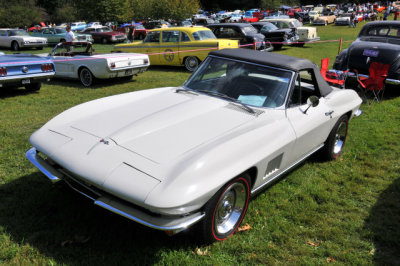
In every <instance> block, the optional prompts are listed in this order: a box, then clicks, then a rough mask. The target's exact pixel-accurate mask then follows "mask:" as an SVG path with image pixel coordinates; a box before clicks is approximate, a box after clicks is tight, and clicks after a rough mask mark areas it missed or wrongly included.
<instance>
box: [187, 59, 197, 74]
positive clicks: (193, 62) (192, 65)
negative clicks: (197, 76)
mask: <svg viewBox="0 0 400 266" xmlns="http://www.w3.org/2000/svg"><path fill="white" fill-rule="evenodd" d="M185 66H186V68H187V69H188V70H189V71H194V70H196V68H197V67H198V66H199V62H198V60H197V58H196V57H193V56H189V57H188V58H186V60H185Z"/></svg>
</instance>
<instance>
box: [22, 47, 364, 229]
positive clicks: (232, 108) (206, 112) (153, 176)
mask: <svg viewBox="0 0 400 266" xmlns="http://www.w3.org/2000/svg"><path fill="white" fill-rule="evenodd" d="M251 52H252V51H251ZM216 53H217V52H216ZM219 53H221V54H223V53H232V52H226V51H221V52H219ZM278 56H280V55H278ZM203 66H204V65H203ZM200 69H201V67H200ZM198 71H200V70H198ZM293 77H294V76H292V78H293ZM290 84H292V83H290ZM328 88H329V87H328ZM181 91H183V92H181ZM329 91H330V93H329V94H327V95H326V96H324V97H321V98H320V99H319V103H318V105H317V106H315V107H311V108H310V106H309V105H308V104H304V105H300V106H299V105H297V106H293V107H292V106H290V107H289V106H287V107H285V106H278V107H276V108H262V107H253V108H254V109H255V112H254V113H250V112H249V111H248V110H247V111H246V110H244V109H243V106H240V105H239V104H237V103H233V102H229V101H227V100H225V99H222V98H217V97H212V96H210V95H207V94H201V93H193V92H190V91H187V90H186V89H184V88H182V87H178V88H172V87H166V88H158V89H151V90H146V91H138V92H131V93H125V94H121V95H116V96H111V97H107V98H102V99H98V100H94V101H91V102H88V103H84V104H81V105H78V106H76V107H73V108H71V109H69V110H67V111H64V112H63V113H61V114H59V115H58V116H56V117H55V118H53V119H52V120H50V121H49V122H48V123H46V124H45V125H44V126H43V127H42V128H40V129H39V130H37V131H36V132H35V133H33V134H32V136H31V137H30V139H29V141H30V142H31V144H32V145H33V146H34V148H33V150H32V149H31V150H29V151H28V152H27V157H28V158H29V159H30V160H31V161H32V162H33V163H34V164H35V165H36V166H37V167H38V168H39V169H41V170H42V172H43V173H45V174H46V175H47V176H48V177H49V178H50V179H52V180H54V181H56V180H58V179H59V178H63V177H64V178H67V179H74V180H75V179H79V180H80V183H81V184H82V185H84V186H87V188H89V190H90V188H91V187H92V186H93V187H95V188H96V189H100V190H101V191H105V192H107V193H109V194H110V195H112V196H113V197H116V198H117V199H118V198H119V199H122V200H124V201H126V202H127V203H129V204H126V203H125V204H123V203H121V202H119V201H118V200H115V199H114V198H113V197H108V196H107V194H106V195H102V194H101V197H99V198H97V199H96V198H92V199H93V200H94V201H95V204H97V205H99V206H102V207H104V208H106V209H109V210H111V211H113V212H116V213H118V214H120V215H123V216H125V217H128V218H130V219H132V220H135V221H138V222H140V223H142V224H145V225H147V226H150V227H154V228H157V229H161V230H167V228H169V229H171V228H174V229H173V230H176V231H180V230H183V229H184V228H186V226H188V225H189V224H192V223H194V222H196V221H198V220H200V219H201V218H202V217H203V216H204V213H202V208H203V206H204V205H205V204H206V203H207V202H208V201H209V200H210V198H211V197H213V195H215V193H216V192H217V191H218V190H219V189H220V188H221V187H222V186H223V185H224V184H226V183H227V182H228V181H229V180H231V179H232V178H233V177H236V176H238V175H240V174H241V173H244V172H251V173H253V175H254V178H253V186H252V193H253V194H254V193H256V192H257V191H260V189H261V188H263V187H264V186H265V185H267V184H269V183H270V182H272V181H273V180H275V179H276V178H278V177H279V176H280V175H281V174H283V173H285V172H286V171H287V170H288V169H290V168H292V167H293V166H295V165H296V164H298V163H299V162H301V161H302V160H304V159H305V158H307V157H308V156H309V155H310V154H312V153H313V152H315V151H316V150H318V149H319V148H321V147H322V146H323V145H324V142H325V141H326V140H327V138H328V135H329V133H330V132H331V131H332V128H333V126H334V125H335V124H336V122H337V121H338V120H339V118H340V117H342V116H343V115H344V114H346V115H348V118H349V119H351V118H352V117H353V116H354V114H355V113H356V112H357V111H358V110H359V106H360V105H361V99H360V98H359V97H358V95H357V93H356V92H355V91H353V90H339V89H330V88H329ZM308 108H309V109H308ZM306 109H308V110H307V112H306V111H305V110H306ZM271 140H273V141H271ZM36 151H40V153H43V154H44V155H45V157H48V158H50V159H51V160H49V161H48V162H46V161H44V159H40V158H38V155H37V153H36ZM52 165H53V166H54V167H55V166H57V165H59V166H61V167H62V170H56V169H53V166H52ZM44 168H45V169H44ZM46 171H47V172H46ZM49 172H50V173H49ZM81 193H82V194H84V193H83V192H81ZM85 196H87V197H89V198H90V196H88V195H85ZM130 204H132V205H130ZM135 206H139V207H142V208H143V209H146V210H147V211H150V212H152V213H156V214H159V215H161V217H164V218H160V217H158V216H157V217H156V216H151V215H150V216H149V215H148V213H146V212H142V211H140V209H137V208H136V207H135ZM166 217H170V218H166ZM171 217H172V218H171Z"/></svg>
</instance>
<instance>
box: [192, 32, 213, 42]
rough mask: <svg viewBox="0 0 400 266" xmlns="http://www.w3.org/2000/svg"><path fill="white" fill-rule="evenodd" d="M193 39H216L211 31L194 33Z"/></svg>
mask: <svg viewBox="0 0 400 266" xmlns="http://www.w3.org/2000/svg"><path fill="white" fill-rule="evenodd" d="M192 37H193V39H195V40H196V41H200V40H208V39H216V37H215V35H214V33H213V32H212V31H211V30H200V31H196V32H193V33H192Z"/></svg>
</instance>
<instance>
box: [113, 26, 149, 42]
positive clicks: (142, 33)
mask: <svg viewBox="0 0 400 266" xmlns="http://www.w3.org/2000/svg"><path fill="white" fill-rule="evenodd" d="M129 27H134V28H135V33H134V37H135V40H143V39H144V37H146V36H147V33H148V32H149V30H148V29H146V28H145V27H144V26H143V25H142V24H134V25H133V26H131V25H126V26H123V27H121V28H119V29H118V31H119V32H123V33H125V34H126V35H128V32H129Z"/></svg>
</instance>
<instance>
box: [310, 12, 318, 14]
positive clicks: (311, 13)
mask: <svg viewBox="0 0 400 266" xmlns="http://www.w3.org/2000/svg"><path fill="white" fill-rule="evenodd" d="M317 14H318V12H316V11H310V15H317Z"/></svg>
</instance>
